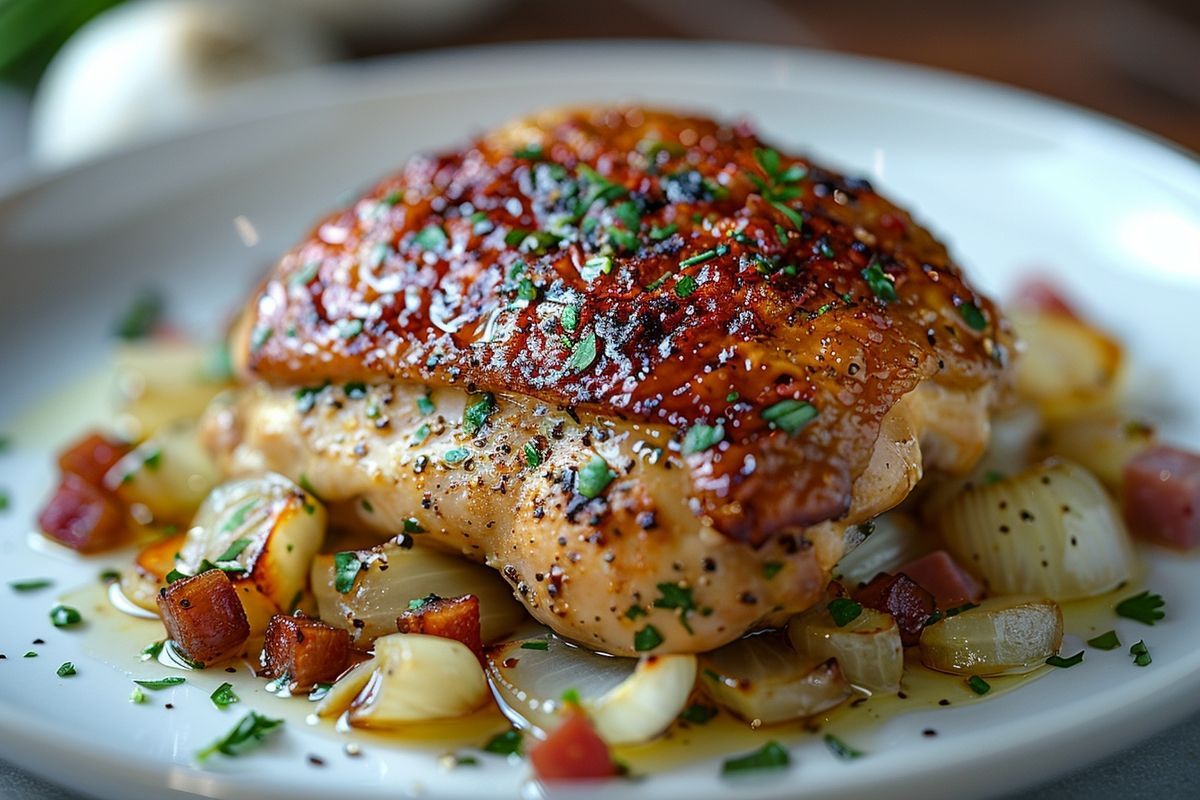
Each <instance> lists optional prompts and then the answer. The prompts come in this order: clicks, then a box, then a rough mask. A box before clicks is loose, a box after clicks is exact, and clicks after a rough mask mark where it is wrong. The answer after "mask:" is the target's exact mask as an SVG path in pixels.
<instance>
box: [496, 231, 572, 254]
mask: <svg viewBox="0 0 1200 800" xmlns="http://www.w3.org/2000/svg"><path fill="white" fill-rule="evenodd" d="M559 241H560V238H559V237H558V236H556V235H555V234H553V233H550V232H549V231H527V230H523V229H521V228H515V229H513V230H511V231H509V232H508V233H507V234H505V236H504V243H505V244H507V245H508V246H509V247H516V248H518V249H519V250H520V251H521V252H522V253H544V252H546V250H548V249H549V248H551V247H554V246H555V245H557V244H558V243H559Z"/></svg>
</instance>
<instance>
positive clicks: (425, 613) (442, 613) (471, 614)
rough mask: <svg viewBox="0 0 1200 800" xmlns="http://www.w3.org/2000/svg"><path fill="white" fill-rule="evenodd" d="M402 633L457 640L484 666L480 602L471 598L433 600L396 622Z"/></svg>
mask: <svg viewBox="0 0 1200 800" xmlns="http://www.w3.org/2000/svg"><path fill="white" fill-rule="evenodd" d="M396 628H397V630H399V631H400V632H401V633H424V634H426V635H429V636H441V637H442V638H443V639H456V640H457V641H460V642H462V643H463V644H465V645H466V646H467V647H468V648H469V649H470V650H471V652H472V653H474V654H475V657H476V658H478V659H479V661H480V663H483V661H484V659H483V637H482V634H481V632H480V624H479V598H478V597H476V596H475V595H473V594H467V595H463V596H462V597H454V598H432V599H427V600H425V601H424V603H423V604H422V605H421V606H420V607H419V608H415V609H410V610H408V611H405V612H404V613H403V614H401V615H400V617H399V618H398V619H397V620H396Z"/></svg>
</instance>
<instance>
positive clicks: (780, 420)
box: [762, 400, 817, 433]
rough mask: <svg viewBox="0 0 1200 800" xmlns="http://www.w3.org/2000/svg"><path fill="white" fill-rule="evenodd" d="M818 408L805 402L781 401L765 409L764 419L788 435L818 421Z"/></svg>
mask: <svg viewBox="0 0 1200 800" xmlns="http://www.w3.org/2000/svg"><path fill="white" fill-rule="evenodd" d="M816 416H817V407H816V406H814V405H813V404H812V403H808V402H805V401H803V400H780V401H779V402H778V403H775V404H773V405H770V406H768V407H766V408H764V409H763V412H762V418H763V419H765V420H766V421H767V422H769V423H770V424H771V427H772V428H779V429H780V430H782V431H785V432H787V433H796V432H797V431H798V430H800V429H801V428H803V427H804V426H805V425H807V424H808V423H810V422H812V421H813V420H814V419H816Z"/></svg>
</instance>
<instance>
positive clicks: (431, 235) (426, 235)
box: [412, 225, 450, 250]
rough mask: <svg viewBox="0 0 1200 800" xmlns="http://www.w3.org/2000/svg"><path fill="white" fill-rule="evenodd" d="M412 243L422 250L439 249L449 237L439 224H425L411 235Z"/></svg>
mask: <svg viewBox="0 0 1200 800" xmlns="http://www.w3.org/2000/svg"><path fill="white" fill-rule="evenodd" d="M412 241H413V244H415V245H416V246H417V247H419V248H421V249H422V250H441V249H442V248H443V247H445V246H446V243H447V242H449V241H450V237H448V236H447V235H446V232H445V231H444V230H442V226H440V225H426V226H425V227H424V228H422V229H421V230H419V231H417V234H416V235H415V236H413V240H412Z"/></svg>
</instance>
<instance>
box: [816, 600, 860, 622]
mask: <svg viewBox="0 0 1200 800" xmlns="http://www.w3.org/2000/svg"><path fill="white" fill-rule="evenodd" d="M825 608H826V609H828V611H829V616H830V617H832V618H833V624H834V625H837V626H838V627H839V628H844V627H846V626H847V625H849V624H850V623H851V622H854V620H856V619H858V618H859V616H860V615H861V614H862V612H863V608H862V606H861V605H859V604H858V603H856V602H854V601H853V600H851V599H849V598H846V597H835V598H833V599H832V600H830V601H829V604H828V605H826V606H825Z"/></svg>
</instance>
